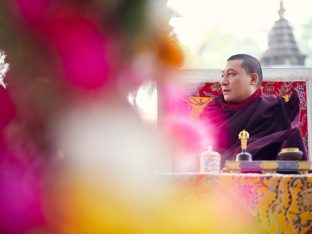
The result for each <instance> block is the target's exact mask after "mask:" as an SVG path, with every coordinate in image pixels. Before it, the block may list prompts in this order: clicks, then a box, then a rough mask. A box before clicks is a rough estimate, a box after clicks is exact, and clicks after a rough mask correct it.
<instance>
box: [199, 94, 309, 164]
mask: <svg viewBox="0 0 312 234" xmlns="http://www.w3.org/2000/svg"><path fill="white" fill-rule="evenodd" d="M299 104H300V100H299V98H298V94H297V92H296V91H295V90H293V93H292V95H291V97H290V99H289V101H288V102H286V101H285V100H284V98H282V97H278V96H274V95H265V94H263V93H262V91H261V89H258V90H257V91H256V92H255V93H254V94H253V95H252V96H250V97H249V98H248V99H247V100H245V101H243V102H241V103H238V104H232V103H227V102H225V101H224V98H223V95H222V93H221V95H220V96H218V97H217V98H215V99H214V100H213V101H211V102H210V103H209V104H208V105H207V106H206V107H205V109H204V111H203V113H202V114H201V116H200V118H201V120H202V121H204V122H205V121H209V125H211V124H212V125H213V126H214V129H215V130H214V136H215V140H216V145H215V146H214V149H215V150H216V151H218V152H219V153H220V154H221V155H222V160H223V162H224V161H225V160H235V158H236V154H237V153H239V152H240V151H241V146H240V140H239V139H238V134H239V132H240V131H242V130H244V129H245V130H246V131H247V132H249V134H250V138H249V140H248V145H247V152H249V153H251V154H252V158H253V160H276V159H277V154H278V153H279V152H280V150H281V148H286V147H297V148H299V149H300V150H301V151H302V152H303V157H302V159H303V160H306V159H307V154H306V151H305V147H304V143H303V140H302V135H301V132H300V129H299V118H298V116H299Z"/></svg>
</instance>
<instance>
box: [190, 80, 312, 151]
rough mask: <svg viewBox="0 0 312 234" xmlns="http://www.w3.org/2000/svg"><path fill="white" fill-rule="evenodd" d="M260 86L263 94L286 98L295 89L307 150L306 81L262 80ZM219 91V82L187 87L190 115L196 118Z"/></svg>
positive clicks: (301, 128) (300, 123)
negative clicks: (298, 99)
mask: <svg viewBox="0 0 312 234" xmlns="http://www.w3.org/2000/svg"><path fill="white" fill-rule="evenodd" d="M262 87H263V92H264V93H265V94H268V95H270V94H275V95H279V96H283V97H284V98H285V99H286V100H287V99H288V98H289V95H291V92H292V89H296V90H297V92H298V95H299V98H300V110H299V125H300V130H301V133H302V136H303V142H304V143H305V146H306V149H307V152H308V132H307V98H306V83H305V82H304V81H294V82H263V83H262ZM220 93H221V85H220V83H201V84H196V85H193V86H191V87H189V88H188V91H187V95H186V98H185V101H186V104H187V105H188V106H189V110H190V113H191V115H192V116H194V117H195V118H197V117H198V116H199V114H200V113H201V112H202V110H203V109H204V107H205V106H206V104H207V103H208V102H209V101H210V100H212V99H213V98H214V97H216V96H218V95H219V94H220Z"/></svg>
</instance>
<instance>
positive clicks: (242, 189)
mask: <svg viewBox="0 0 312 234" xmlns="http://www.w3.org/2000/svg"><path fill="white" fill-rule="evenodd" d="M169 178H170V179H173V181H174V182H175V183H176V184H179V185H182V187H183V190H182V191H184V193H181V194H182V196H185V195H186V196H191V197H192V199H195V200H196V201H197V202H200V201H205V197H209V196H211V193H216V191H218V192H219V193H220V194H221V193H222V194H226V195H227V198H226V199H231V200H233V202H235V203H236V204H239V206H240V207H241V208H246V209H247V210H248V212H249V214H250V215H251V216H252V217H253V218H254V219H255V220H256V221H257V223H259V224H260V225H261V226H262V227H263V228H264V229H265V230H266V231H267V232H268V233H312V175H309V174H306V175H278V174H271V175H267V174H231V173H228V174H227V173H225V174H220V175H204V174H179V175H174V174H172V175H170V176H169ZM220 188H221V189H220ZM220 203H222V200H220ZM219 205H220V206H222V204H219ZM225 222H226V220H225Z"/></svg>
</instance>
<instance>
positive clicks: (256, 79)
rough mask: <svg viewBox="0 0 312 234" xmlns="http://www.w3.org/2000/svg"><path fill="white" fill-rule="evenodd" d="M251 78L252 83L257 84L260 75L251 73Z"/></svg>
mask: <svg viewBox="0 0 312 234" xmlns="http://www.w3.org/2000/svg"><path fill="white" fill-rule="evenodd" d="M250 77H251V80H250V84H251V85H257V84H258V83H259V76H258V74H257V73H255V72H254V73H251V74H250Z"/></svg>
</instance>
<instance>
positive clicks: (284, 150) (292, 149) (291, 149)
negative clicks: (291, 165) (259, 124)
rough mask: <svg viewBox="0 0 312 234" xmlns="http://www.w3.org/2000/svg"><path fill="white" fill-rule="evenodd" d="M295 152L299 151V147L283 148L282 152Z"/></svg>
mask: <svg viewBox="0 0 312 234" xmlns="http://www.w3.org/2000/svg"><path fill="white" fill-rule="evenodd" d="M293 152H299V148H294V147H292V148H283V149H281V153H293Z"/></svg>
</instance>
